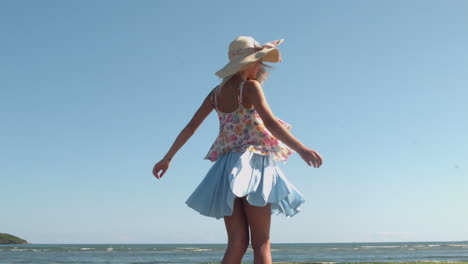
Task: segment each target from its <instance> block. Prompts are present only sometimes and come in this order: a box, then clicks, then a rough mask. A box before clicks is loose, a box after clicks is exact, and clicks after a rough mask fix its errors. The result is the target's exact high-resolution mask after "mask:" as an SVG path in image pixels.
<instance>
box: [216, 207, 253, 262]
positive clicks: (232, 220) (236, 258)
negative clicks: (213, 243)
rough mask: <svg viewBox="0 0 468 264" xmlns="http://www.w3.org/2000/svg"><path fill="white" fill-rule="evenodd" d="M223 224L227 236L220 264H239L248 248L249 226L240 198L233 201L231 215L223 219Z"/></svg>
mask: <svg viewBox="0 0 468 264" xmlns="http://www.w3.org/2000/svg"><path fill="white" fill-rule="evenodd" d="M224 224H225V225H226V231H227V235H228V248H227V249H226V253H224V258H223V261H222V262H221V263H222V264H240V263H241V261H242V257H244V254H245V252H246V251H247V247H248V246H249V226H248V223H247V218H246V216H245V213H244V208H243V204H242V200H241V198H235V199H234V209H233V212H232V215H231V216H225V217H224Z"/></svg>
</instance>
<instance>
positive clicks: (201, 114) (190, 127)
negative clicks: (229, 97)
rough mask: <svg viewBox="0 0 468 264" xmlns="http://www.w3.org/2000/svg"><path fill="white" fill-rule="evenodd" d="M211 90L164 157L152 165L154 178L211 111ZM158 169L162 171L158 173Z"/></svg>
mask: <svg viewBox="0 0 468 264" xmlns="http://www.w3.org/2000/svg"><path fill="white" fill-rule="evenodd" d="M212 92H213V91H211V92H210V94H208V96H206V98H205V100H204V101H203V103H202V105H201V106H200V108H198V110H197V112H195V114H194V116H193V117H192V120H190V122H189V123H188V124H187V125H186V126H185V127H184V129H182V131H181V132H180V133H179V135H178V136H177V138H176V140H175V141H174V143H173V144H172V146H171V148H170V149H169V151H168V152H167V154H166V155H165V156H164V158H163V159H162V160H161V161H159V162H158V163H156V165H155V166H154V168H153V175H154V176H155V177H156V178H158V179H159V178H161V177H162V176H163V175H164V173H165V172H166V170H167V169H168V167H169V163H170V162H171V160H172V158H173V157H174V155H175V154H176V153H177V151H179V149H180V148H181V147H182V146H183V145H184V144H185V143H186V142H187V140H188V139H189V138H190V137H191V136H192V135H193V134H194V133H195V131H196V130H197V128H198V127H199V126H200V125H201V123H202V122H203V120H205V118H206V117H207V116H208V115H209V114H210V113H211V111H213V104H212V100H211V95H212ZM159 171H162V173H161V174H159Z"/></svg>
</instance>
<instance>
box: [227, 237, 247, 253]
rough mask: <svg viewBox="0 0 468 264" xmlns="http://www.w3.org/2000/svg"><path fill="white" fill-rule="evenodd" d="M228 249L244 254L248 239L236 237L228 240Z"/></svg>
mask: <svg viewBox="0 0 468 264" xmlns="http://www.w3.org/2000/svg"><path fill="white" fill-rule="evenodd" d="M228 247H229V248H230V249H232V250H235V251H237V252H241V253H245V252H246V251H247V248H248V247H249V237H248V236H247V237H236V238H232V239H229V240H228Z"/></svg>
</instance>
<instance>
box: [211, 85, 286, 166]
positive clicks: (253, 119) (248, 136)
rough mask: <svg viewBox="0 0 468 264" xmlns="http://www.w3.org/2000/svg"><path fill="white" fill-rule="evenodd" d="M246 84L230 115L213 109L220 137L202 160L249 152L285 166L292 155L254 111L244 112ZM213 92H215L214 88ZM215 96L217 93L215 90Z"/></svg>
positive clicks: (245, 109) (249, 109)
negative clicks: (228, 153) (267, 156)
mask: <svg viewBox="0 0 468 264" xmlns="http://www.w3.org/2000/svg"><path fill="white" fill-rule="evenodd" d="M244 83H245V81H243V82H241V86H240V87H241V88H240V93H239V96H238V98H239V99H238V102H239V106H238V108H237V109H236V110H235V111H233V112H230V113H225V112H221V111H219V110H218V109H217V107H216V96H215V105H214V106H215V110H216V112H217V113H218V117H219V123H220V128H219V134H218V137H217V138H216V140H215V142H214V143H213V145H212V146H211V148H210V150H209V151H208V154H206V156H205V159H208V160H210V161H216V160H217V159H218V157H219V155H221V154H223V153H225V152H228V151H234V152H240V151H244V150H246V149H247V150H249V151H252V152H255V153H258V154H261V155H271V156H272V158H273V159H274V160H278V161H283V162H286V160H287V159H288V157H289V156H290V155H291V154H293V153H294V152H295V151H294V150H292V149H291V148H289V147H288V146H286V145H285V144H284V143H283V142H281V141H280V140H278V139H277V138H275V137H274V136H273V135H272V134H271V132H270V131H268V129H267V128H266V127H265V125H264V123H263V121H262V118H261V117H260V115H259V114H258V113H257V111H256V110H255V109H254V108H246V107H244V106H243V105H242V99H241V98H242V87H243V84H244ZM215 89H216V88H215ZM215 94H216V90H215ZM277 120H278V122H279V123H280V124H281V125H283V126H284V127H285V128H286V129H287V130H290V129H291V127H292V126H291V125H290V124H287V123H286V122H284V121H283V120H281V119H279V118H277Z"/></svg>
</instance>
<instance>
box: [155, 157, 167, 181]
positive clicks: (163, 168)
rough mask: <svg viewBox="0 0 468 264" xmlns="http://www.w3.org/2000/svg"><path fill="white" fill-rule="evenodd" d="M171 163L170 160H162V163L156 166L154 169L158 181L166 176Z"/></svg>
mask: <svg viewBox="0 0 468 264" xmlns="http://www.w3.org/2000/svg"><path fill="white" fill-rule="evenodd" d="M170 163H171V161H170V160H165V159H162V160H161V161H159V162H158V163H156V165H154V168H153V175H154V177H156V178H157V179H161V177H162V176H163V175H164V173H166V171H167V169H168V168H169V164H170ZM160 171H161V173H160Z"/></svg>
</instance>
